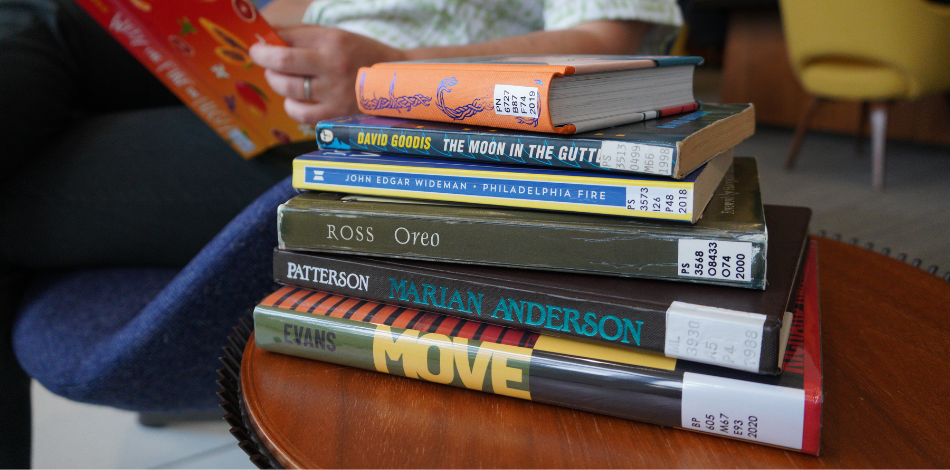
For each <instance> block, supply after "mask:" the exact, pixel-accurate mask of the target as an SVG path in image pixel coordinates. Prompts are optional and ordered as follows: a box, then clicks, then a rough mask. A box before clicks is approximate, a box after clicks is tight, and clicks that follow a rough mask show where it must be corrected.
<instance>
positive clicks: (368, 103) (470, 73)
mask: <svg viewBox="0 0 950 470" xmlns="http://www.w3.org/2000/svg"><path fill="white" fill-rule="evenodd" d="M555 69H558V68H557V67H540V68H535V69H533V70H525V71H519V70H512V69H509V70H507V71H501V72H491V71H484V70H459V69H458V68H454V69H451V70H450V69H446V68H441V69H435V70H432V69H423V68H405V67H386V66H382V65H377V66H373V67H364V68H361V69H360V70H359V72H358V77H357V81H356V96H357V103H358V105H359V107H360V111H362V112H364V113H366V114H373V115H377V116H390V117H401V118H410V119H422V120H426V121H440V122H455V123H462V124H472V125H480V126H492V127H504V128H509V129H519V130H525V131H533V132H550V133H566V134H573V133H574V126H573V125H567V126H560V127H558V128H555V127H554V125H553V124H552V122H551V117H550V111H549V108H548V103H547V97H548V90H549V88H550V85H551V79H552V78H554V76H555V74H556V73H558V72H557V71H555ZM515 87H517V88H515ZM506 89H507V93H508V94H507V95H506V94H505V93H506ZM499 94H500V97H498V99H497V100H496V96H497V95H499ZM506 110H507V112H506Z"/></svg>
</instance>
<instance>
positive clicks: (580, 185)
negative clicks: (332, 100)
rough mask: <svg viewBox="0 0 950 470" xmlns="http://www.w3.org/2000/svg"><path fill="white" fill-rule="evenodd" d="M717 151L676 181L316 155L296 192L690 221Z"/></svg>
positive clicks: (723, 158) (721, 167) (725, 161)
mask: <svg viewBox="0 0 950 470" xmlns="http://www.w3.org/2000/svg"><path fill="white" fill-rule="evenodd" d="M732 155H733V154H732V149H728V150H726V151H724V152H721V153H720V154H719V155H717V156H716V157H713V159H712V160H710V161H709V162H708V163H706V164H705V165H703V166H702V167H700V168H698V169H696V170H695V171H693V172H692V173H690V175H689V176H687V177H686V178H684V179H682V180H672V179H669V178H665V177H661V176H651V175H633V174H629V173H592V172H589V171H578V170H560V169H546V168H536V167H516V166H510V165H497V164H490V163H481V162H460V161H449V160H434V159H426V158H418V157H407V156H401V155H392V154H382V155H380V154H374V153H360V152H349V151H345V150H318V151H316V152H311V153H308V154H305V155H301V156H299V157H297V158H295V159H294V163H293V167H294V170H293V173H294V175H293V185H294V187H295V188H298V189H311V190H317V191H335V192H347V193H356V194H368V195H374V196H386V197H400V198H410V199H426V200H434V201H448V202H464V203H475V204H489V205H494V206H503V207H516V208H525V209H544V210H550V211H567V212H580V213H585V214H601V215H618V216H625V217H641V218H651V219H666V220H677V221H682V222H691V223H695V222H696V221H697V220H699V218H700V217H701V216H702V214H703V209H704V208H705V207H706V204H707V203H708V202H709V199H710V198H711V197H712V193H713V191H714V190H715V189H716V187H717V186H719V183H720V182H721V181H722V178H723V176H724V175H725V174H726V171H727V170H728V169H729V167H730V165H731V164H732Z"/></svg>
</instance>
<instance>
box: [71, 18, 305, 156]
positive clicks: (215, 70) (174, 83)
mask: <svg viewBox="0 0 950 470" xmlns="http://www.w3.org/2000/svg"><path fill="white" fill-rule="evenodd" d="M76 2H77V3H78V4H79V5H80V6H82V7H83V8H84V9H85V10H86V11H87V12H88V13H89V14H90V15H91V16H92V17H93V18H94V19H95V20H96V21H97V22H99V24H100V25H102V26H103V27H104V28H105V29H106V30H107V31H108V32H109V34H111V35H112V36H113V37H114V38H115V39H116V40H117V41H118V42H119V43H120V44H122V46H123V47H125V48H126V49H127V50H128V51H129V52H130V53H132V55H133V56H135V58H136V59H138V61H139V62H141V63H142V64H143V65H144V66H145V67H146V68H147V69H148V70H150V71H151V72H152V73H153V74H154V75H155V76H156V77H157V78H158V79H159V80H161V81H162V83H164V84H165V86H167V87H168V88H169V89H170V90H171V91H172V92H174V93H175V95H177V96H178V98H179V99H181V101H182V102H183V103H184V104H185V105H187V106H188V107H189V108H191V109H192V110H193V111H194V112H195V113H196V114H198V116H200V117H201V118H202V119H203V120H204V121H205V122H206V123H207V124H208V125H209V126H211V128H212V129H214V130H215V132H217V133H218V135H220V136H221V137H222V138H223V139H225V140H226V141H227V142H228V143H229V144H231V146H232V147H234V149H235V150H237V151H238V153H240V154H241V155H242V156H244V158H252V157H254V156H257V155H258V154H260V153H261V152H263V151H264V150H267V149H269V148H271V147H274V146H276V145H280V144H284V143H291V142H300V141H305V140H310V139H314V138H315V135H314V132H313V128H312V126H308V125H303V124H301V123H299V122H297V121H295V120H294V119H292V118H291V117H290V116H288V115H287V114H286V112H284V106H283V97H281V96H280V95H278V94H277V93H276V92H274V91H273V90H272V89H271V88H270V86H269V85H268V84H267V81H266V80H265V79H264V69H263V68H261V67H259V66H257V65H254V64H253V63H252V62H251V59H250V56H249V55H248V48H249V47H250V45H251V44H253V43H255V42H257V41H263V42H267V43H269V44H284V42H283V41H282V40H281V39H280V37H279V36H277V33H275V32H274V30H273V29H272V28H271V27H270V25H268V24H267V22H266V21H264V19H263V18H262V17H261V16H260V14H258V12H257V9H256V8H255V7H254V4H253V3H252V2H251V1H250V0H162V1H155V0H76Z"/></svg>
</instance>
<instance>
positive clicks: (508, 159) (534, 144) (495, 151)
mask: <svg viewBox="0 0 950 470" xmlns="http://www.w3.org/2000/svg"><path fill="white" fill-rule="evenodd" d="M317 136H318V141H319V143H320V146H321V147H323V148H329V149H338V150H356V151H367V152H377V153H393V154H397V155H398V154H403V155H414V156H429V157H436V158H449V159H453V160H462V161H483V162H489V163H508V164H515V165H526V166H537V167H543V168H565V169H573V170H599V171H620V172H629V173H642V174H651V175H661V176H672V175H673V169H674V168H675V167H676V158H677V149H676V145H675V144H672V143H670V144H667V143H659V142H650V143H646V142H631V141H626V140H610V139H604V140H597V139H572V138H570V137H569V136H560V135H533V134H523V135H511V134H498V133H492V132H481V131H474V130H473V131H470V132H465V131H456V130H436V129H413V128H412V127H393V128H388V127H363V126H356V125H349V124H339V123H329V122H321V123H318V124H317Z"/></svg>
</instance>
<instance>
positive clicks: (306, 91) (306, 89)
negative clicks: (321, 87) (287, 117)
mask: <svg viewBox="0 0 950 470" xmlns="http://www.w3.org/2000/svg"><path fill="white" fill-rule="evenodd" d="M312 78H313V77H310V76H307V77H304V78H303V99H304V101H312V96H311V93H312V90H311V88H310V79H312Z"/></svg>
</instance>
